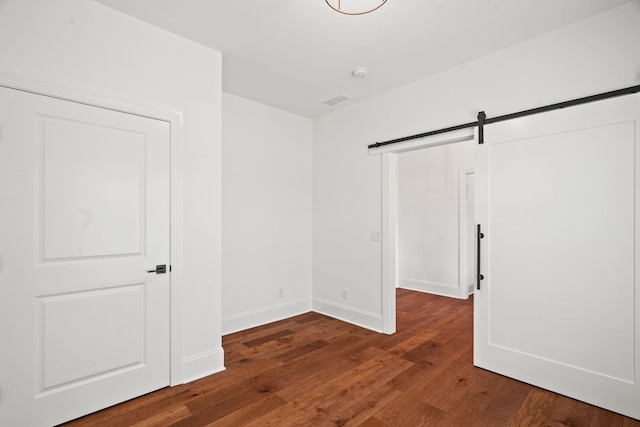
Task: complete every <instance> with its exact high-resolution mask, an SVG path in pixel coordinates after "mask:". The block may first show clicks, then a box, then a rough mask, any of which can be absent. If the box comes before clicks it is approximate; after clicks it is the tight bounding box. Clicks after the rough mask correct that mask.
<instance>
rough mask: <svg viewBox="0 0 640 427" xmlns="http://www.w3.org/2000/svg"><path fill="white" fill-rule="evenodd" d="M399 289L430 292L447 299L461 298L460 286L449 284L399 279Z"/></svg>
mask: <svg viewBox="0 0 640 427" xmlns="http://www.w3.org/2000/svg"><path fill="white" fill-rule="evenodd" d="M398 287H399V288H403V289H409V290H411V291H418V292H428V293H430V294H436V295H442V296H445V297H452V298H460V289H459V288H458V285H451V284H449V283H437V282H430V281H427V280H417V279H398Z"/></svg>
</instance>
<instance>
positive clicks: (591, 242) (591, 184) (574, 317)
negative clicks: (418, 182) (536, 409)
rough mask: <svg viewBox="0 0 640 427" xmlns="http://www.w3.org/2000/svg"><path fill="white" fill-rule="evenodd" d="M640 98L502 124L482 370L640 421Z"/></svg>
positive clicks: (486, 168)
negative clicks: (639, 166)
mask: <svg viewBox="0 0 640 427" xmlns="http://www.w3.org/2000/svg"><path fill="white" fill-rule="evenodd" d="M639 123H640V96H638V95H629V96H624V97H620V98H613V99H609V100H605V101H600V102H595V103H591V104H585V105H582V106H577V107H572V108H567V109H563V110H556V111H552V112H549V113H544V114H539V115H535V116H529V117H523V118H520V119H515V120H510V121H505V122H499V123H495V124H490V125H488V126H486V127H485V139H484V144H483V145H478V146H477V151H476V155H477V158H476V167H477V169H476V191H477V192H476V195H477V199H476V201H477V204H476V209H477V210H476V213H477V221H478V223H479V224H481V226H482V232H483V233H484V235H485V237H484V238H483V239H481V247H482V251H481V255H482V257H481V259H482V262H481V273H482V274H483V275H484V280H482V281H481V290H479V291H476V293H475V351H474V353H475V364H476V365H477V366H479V367H482V368H485V369H489V370H491V371H495V372H498V373H500V374H503V375H506V376H509V377H512V378H515V379H518V380H521V381H524V382H527V383H530V384H533V385H536V386H539V387H542V388H545V389H548V390H552V391H555V392H558V393H561V394H564V395H567V396H570V397H573V398H576V399H578V400H582V401H585V402H588V403H591V404H594V405H597V406H601V407H603V408H606V409H609V410H612V411H615V412H619V413H621V414H624V415H627V416H630V417H634V418H638V419H640V284H639V283H640V276H639V274H638V273H640V271H639V270H638V267H640V222H639V220H640V209H639V208H640V169H639V168H638V165H639V164H640V141H639V138H640V125H639Z"/></svg>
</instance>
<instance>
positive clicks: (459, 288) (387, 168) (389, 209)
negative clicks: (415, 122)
mask: <svg viewBox="0 0 640 427" xmlns="http://www.w3.org/2000/svg"><path fill="white" fill-rule="evenodd" d="M475 140H476V136H475V133H474V129H463V130H460V131H455V132H450V133H447V134H439V135H434V136H431V137H426V138H423V139H421V140H412V141H407V142H406V143H400V144H394V145H393V146H383V147H376V148H371V149H370V150H369V153H370V154H381V155H382V208H383V210H382V233H383V239H382V323H383V332H384V333H387V334H392V333H394V332H395V331H396V288H397V286H398V284H399V280H400V275H399V272H400V270H399V254H400V253H401V251H399V248H398V242H399V229H398V224H399V220H400V218H399V209H398V208H399V166H400V161H401V160H400V155H403V156H404V155H406V153H409V152H412V151H417V150H424V149H426V148H431V147H439V146H446V145H451V144H456V143H463V142H468V143H469V144H470V145H473V141H475ZM424 151H427V150H424ZM472 172H473V171H472V167H469V166H465V167H463V168H461V169H460V170H457V169H456V171H455V174H454V177H453V178H452V181H453V182H457V181H459V180H461V179H463V180H464V181H465V183H464V185H463V186H462V187H463V190H462V191H460V185H459V183H456V185H455V194H456V197H455V199H456V200H455V203H454V205H460V206H457V207H456V215H455V219H456V222H458V224H457V225H455V227H454V233H455V234H458V239H456V246H458V247H457V248H454V254H455V258H456V260H457V261H458V262H457V263H455V269H454V270H455V271H454V272H453V273H451V272H449V273H448V274H449V275H450V276H457V277H456V280H455V285H454V284H453V283H450V284H448V285H449V286H445V287H442V286H441V287H440V290H442V289H443V288H445V289H448V290H449V294H448V295H449V296H454V297H457V298H465V297H466V296H467V295H468V292H469V284H470V283H467V282H468V278H469V277H471V276H473V267H472V265H473V264H472V262H473V261H472V260H473V255H472V259H471V260H469V262H468V260H467V258H468V257H469V252H470V251H472V250H473V245H472V244H471V245H470V244H469V242H470V239H471V238H472V236H473V234H472V232H471V228H470V227H473V224H468V220H467V215H468V211H469V209H472V208H473V207H472V206H469V185H473V184H469V182H468V181H470V180H472V179H473V178H472V177H473V174H472ZM461 197H464V201H463V202H461V201H460V198H461ZM463 205H464V206H463ZM461 208H463V209H464V211H463V212H462V217H463V218H462V220H461V219H460V215H461V212H460V209H461ZM462 224H464V225H462ZM461 226H462V227H463V229H460V227H461ZM469 233H471V235H469ZM460 238H462V239H464V242H462V243H460ZM469 246H471V248H469ZM430 250H432V248H430ZM471 253H472V254H473V252H471ZM424 282H428V281H426V280H425V281H424ZM414 283H416V282H414ZM423 285H425V284H423ZM428 286H429V283H426V286H425V287H424V288H421V289H417V290H421V291H427V290H428V289H427V288H428ZM401 287H406V288H409V289H411V288H412V287H411V286H407V285H406V284H405V285H404V286H401ZM454 288H455V289H454ZM413 289H415V287H414V288H413ZM436 293H438V292H436ZM440 294H443V293H442V292H440ZM463 295H464V296H463Z"/></svg>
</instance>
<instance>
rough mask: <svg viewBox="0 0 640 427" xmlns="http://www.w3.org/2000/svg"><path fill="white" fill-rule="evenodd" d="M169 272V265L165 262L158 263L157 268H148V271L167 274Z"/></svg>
mask: <svg viewBox="0 0 640 427" xmlns="http://www.w3.org/2000/svg"><path fill="white" fill-rule="evenodd" d="M166 272H167V266H166V265H165V264H162V265H156V269H155V270H147V273H156V274H165V273H166Z"/></svg>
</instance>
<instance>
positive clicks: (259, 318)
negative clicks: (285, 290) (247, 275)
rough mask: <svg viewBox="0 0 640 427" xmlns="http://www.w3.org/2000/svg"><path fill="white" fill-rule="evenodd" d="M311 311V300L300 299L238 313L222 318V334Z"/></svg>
mask: <svg viewBox="0 0 640 427" xmlns="http://www.w3.org/2000/svg"><path fill="white" fill-rule="evenodd" d="M310 311H311V300H309V299H301V300H297V301H290V302H287V303H284V304H280V305H276V306H272V307H266V308H261V309H259V310H254V311H249V312H246V313H240V314H236V315H233V316H228V317H225V318H223V319H222V335H228V334H232V333H234V332H238V331H243V330H245V329H249V328H255V327H256V326H261V325H265V324H267V323H271V322H277V321H278V320H282V319H287V318H289V317H293V316H297V315H299V314H304V313H308V312H310Z"/></svg>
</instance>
